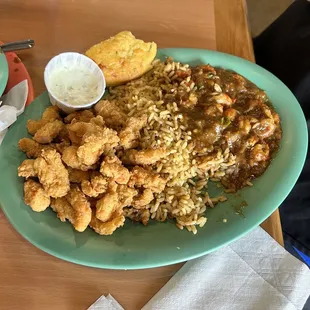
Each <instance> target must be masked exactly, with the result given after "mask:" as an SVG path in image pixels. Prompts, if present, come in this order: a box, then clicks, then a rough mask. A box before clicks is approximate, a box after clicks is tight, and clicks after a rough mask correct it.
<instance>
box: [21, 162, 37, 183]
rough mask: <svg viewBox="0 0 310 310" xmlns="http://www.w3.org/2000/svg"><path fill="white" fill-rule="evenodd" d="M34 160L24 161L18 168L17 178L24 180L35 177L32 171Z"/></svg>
mask: <svg viewBox="0 0 310 310" xmlns="http://www.w3.org/2000/svg"><path fill="white" fill-rule="evenodd" d="M33 165H34V159H25V160H24V161H23V162H22V163H21V164H20V166H19V167H18V176H19V177H24V178H26V179H28V178H31V177H36V176H37V174H36V172H35V171H34V166H33Z"/></svg>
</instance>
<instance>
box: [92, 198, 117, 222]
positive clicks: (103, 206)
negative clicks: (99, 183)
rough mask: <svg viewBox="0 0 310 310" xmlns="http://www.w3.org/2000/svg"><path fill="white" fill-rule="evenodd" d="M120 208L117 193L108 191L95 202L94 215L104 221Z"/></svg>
mask: <svg viewBox="0 0 310 310" xmlns="http://www.w3.org/2000/svg"><path fill="white" fill-rule="evenodd" d="M121 208H122V207H121V203H120V201H119V200H118V193H117V192H108V193H106V194H105V195H104V196H103V197H102V198H101V199H99V200H98V201H97V203H96V217H97V218H98V219H99V220H100V221H102V222H106V221H108V220H109V219H110V217H111V216H112V214H113V213H114V212H115V211H116V210H119V209H121Z"/></svg>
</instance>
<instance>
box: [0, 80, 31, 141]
mask: <svg viewBox="0 0 310 310" xmlns="http://www.w3.org/2000/svg"><path fill="white" fill-rule="evenodd" d="M27 97H28V82H27V80H24V81H22V82H20V83H19V84H17V85H15V86H14V87H12V88H11V89H10V91H9V92H8V93H7V94H6V95H4V96H2V97H1V98H0V105H1V106H0V145H1V143H2V141H3V139H4V137H5V135H6V133H7V130H8V128H9V126H11V125H12V124H13V123H14V122H15V121H16V119H17V117H18V116H19V115H20V114H22V113H23V112H24V109H25V104H26V101H27Z"/></svg>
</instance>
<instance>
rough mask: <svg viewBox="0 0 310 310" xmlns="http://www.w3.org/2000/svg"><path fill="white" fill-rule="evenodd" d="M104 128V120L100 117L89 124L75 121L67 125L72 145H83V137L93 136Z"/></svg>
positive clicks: (92, 119)
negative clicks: (92, 134)
mask: <svg viewBox="0 0 310 310" xmlns="http://www.w3.org/2000/svg"><path fill="white" fill-rule="evenodd" d="M103 127H104V121H103V118H102V117H101V116H100V115H98V116H96V117H93V118H91V119H90V121H89V122H80V121H75V120H73V121H72V122H71V124H68V125H66V128H67V131H68V135H69V138H70V140H71V141H72V143H74V144H81V143H82V138H83V136H84V135H85V134H86V133H88V134H91V133H93V132H96V131H98V130H101V129H102V128H103Z"/></svg>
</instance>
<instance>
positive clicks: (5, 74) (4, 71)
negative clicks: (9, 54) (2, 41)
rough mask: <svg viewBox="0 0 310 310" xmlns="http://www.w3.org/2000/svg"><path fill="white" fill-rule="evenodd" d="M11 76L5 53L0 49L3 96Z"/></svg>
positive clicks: (0, 87) (0, 74)
mask: <svg viewBox="0 0 310 310" xmlns="http://www.w3.org/2000/svg"><path fill="white" fill-rule="evenodd" d="M8 78H9V68H8V63H7V61H6V58H5V55H4V54H3V53H2V52H1V50H0V97H1V96H2V94H3V92H4V90H5V87H6V83H7V82H8Z"/></svg>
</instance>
